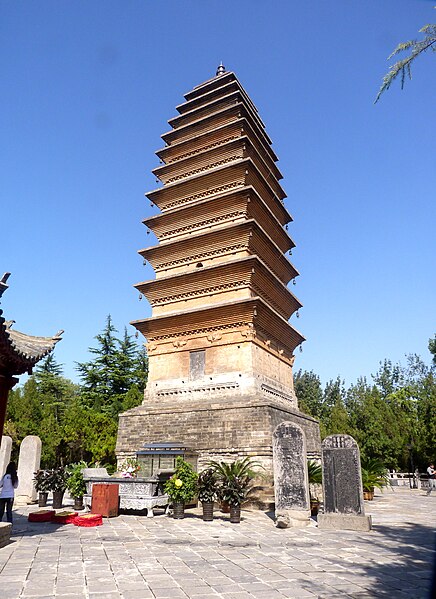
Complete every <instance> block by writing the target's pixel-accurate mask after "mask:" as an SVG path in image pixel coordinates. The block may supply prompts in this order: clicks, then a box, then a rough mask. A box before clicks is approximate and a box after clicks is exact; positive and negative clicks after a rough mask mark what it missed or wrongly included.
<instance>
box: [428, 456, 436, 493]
mask: <svg viewBox="0 0 436 599" xmlns="http://www.w3.org/2000/svg"><path fill="white" fill-rule="evenodd" d="M427 474H428V491H427V495H430V493H431V492H432V491H433V490H434V489H436V480H435V477H436V470H435V469H434V464H433V463H432V464H430V465H429V467H428V468H427Z"/></svg>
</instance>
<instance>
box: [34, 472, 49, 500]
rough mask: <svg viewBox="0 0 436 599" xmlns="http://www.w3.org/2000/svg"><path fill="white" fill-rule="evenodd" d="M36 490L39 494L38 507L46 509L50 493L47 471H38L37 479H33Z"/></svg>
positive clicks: (36, 473)
mask: <svg viewBox="0 0 436 599" xmlns="http://www.w3.org/2000/svg"><path fill="white" fill-rule="evenodd" d="M33 482H34V485H35V490H36V491H37V493H38V505H39V507H46V505H47V497H48V492H49V490H50V489H49V482H48V471H47V470H42V469H40V470H37V471H36V472H35V477H34V479H33Z"/></svg>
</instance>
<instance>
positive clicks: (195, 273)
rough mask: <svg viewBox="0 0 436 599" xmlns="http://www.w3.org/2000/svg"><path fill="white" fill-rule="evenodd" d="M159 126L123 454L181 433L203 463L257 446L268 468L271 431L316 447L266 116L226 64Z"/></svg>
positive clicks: (312, 450)
mask: <svg viewBox="0 0 436 599" xmlns="http://www.w3.org/2000/svg"><path fill="white" fill-rule="evenodd" d="M185 100H186V101H185V102H184V103H183V104H180V105H179V106H177V111H178V113H179V114H178V116H176V117H174V118H172V119H170V121H169V124H170V126H171V130H170V131H168V132H167V133H165V134H164V135H162V138H163V140H164V142H165V147H163V148H162V149H160V150H158V151H157V152H156V154H157V156H158V157H159V159H160V162H161V165H160V166H159V167H158V168H156V169H154V170H153V173H154V174H155V175H156V177H157V178H158V179H159V180H160V181H161V182H162V184H163V185H162V186H161V187H159V188H158V189H155V190H153V191H151V192H149V193H147V194H146V197H147V198H148V199H149V200H150V201H151V202H152V204H154V205H156V206H157V207H158V208H159V209H160V213H159V214H157V215H155V216H151V217H149V218H146V219H145V220H144V221H143V222H144V224H145V225H146V226H147V227H148V228H149V229H150V230H151V231H153V233H154V234H155V235H156V237H157V238H158V240H159V244H158V245H156V246H153V247H147V248H145V249H142V250H140V251H139V254H140V255H141V256H142V257H143V259H144V261H148V262H149V263H150V264H151V266H152V267H153V269H154V270H155V273H156V278H155V279H154V280H151V281H145V282H142V283H139V284H137V285H135V287H136V289H137V290H138V292H139V293H140V294H144V295H145V296H146V298H147V299H148V301H149V302H150V304H151V306H152V316H151V318H146V319H142V320H137V321H134V322H133V323H132V324H133V325H134V326H135V327H136V328H137V329H138V331H140V332H141V333H142V334H143V335H144V336H145V338H146V339H147V344H146V347H147V352H148V357H149V378H148V384H147V389H146V391H145V398H144V402H143V403H142V405H140V406H138V407H136V408H133V409H131V410H129V411H128V412H125V413H124V414H121V415H120V421H119V432H118V441H117V450H116V451H117V455H118V457H119V459H124V458H125V457H127V456H132V455H135V452H136V451H137V450H138V449H139V448H140V447H141V445H142V444H143V443H152V442H162V441H168V440H177V441H178V442H181V443H183V444H184V445H186V446H188V447H190V448H192V449H193V450H194V451H196V452H197V455H198V461H199V466H200V467H201V466H202V464H204V463H205V462H207V460H209V459H235V458H237V457H243V456H245V455H253V456H256V458H257V459H258V460H259V461H261V462H262V463H263V464H264V466H265V468H266V469H267V471H268V472H269V473H271V471H272V431H273V430H274V428H275V427H276V426H277V425H278V424H279V423H280V422H282V421H284V420H291V421H293V422H296V423H298V424H299V425H300V426H302V427H303V430H304V431H305V434H306V439H307V448H308V453H309V455H319V451H320V436H319V427H318V423H317V422H316V421H315V420H314V419H312V418H310V417H308V416H307V415H305V414H302V413H301V412H300V411H299V409H298V404H297V399H296V396H295V393H294V388H293V377H292V365H293V362H294V352H295V350H296V348H298V346H300V345H301V343H302V342H303V341H304V337H303V336H302V335H301V334H300V333H299V332H298V331H297V330H296V329H295V328H294V327H293V326H291V325H290V324H289V322H288V319H289V318H290V317H291V315H292V314H294V313H295V312H296V311H297V310H298V309H299V308H300V307H301V303H300V301H299V300H298V299H297V298H296V297H295V296H294V295H293V294H292V293H291V291H290V290H289V289H288V287H287V284H288V283H289V282H290V281H291V280H294V279H295V277H297V276H298V271H297V270H296V268H295V267H294V266H293V265H292V263H291V262H290V261H289V259H288V258H287V256H286V253H288V252H290V251H291V250H292V248H293V247H294V242H293V241H292V239H291V238H290V236H289V235H288V233H287V228H288V223H289V222H291V221H292V217H291V215H290V214H289V213H288V211H287V209H286V207H285V205H284V198H285V197H286V195H285V192H284V191H283V189H282V187H281V185H280V183H279V181H280V179H281V178H282V175H281V173H280V171H279V169H278V168H277V165H276V161H277V157H276V155H275V153H274V151H273V150H272V148H271V140H270V138H269V137H268V135H267V133H266V131H265V125H264V124H263V122H262V120H261V119H260V117H259V114H258V112H257V110H256V108H255V106H254V104H253V102H252V101H251V100H250V98H249V97H248V95H247V93H246V92H245V90H244V88H243V87H242V85H241V84H240V82H239V81H238V79H237V77H236V75H235V74H234V73H233V72H227V71H225V69H224V67H223V66H222V65H220V67H219V68H218V70H217V73H216V76H215V77H213V78H212V79H209V80H208V81H206V82H205V83H202V84H201V85H198V86H197V87H195V88H194V89H193V90H192V91H190V92H188V93H187V94H186V95H185Z"/></svg>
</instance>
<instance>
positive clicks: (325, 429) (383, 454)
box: [295, 355, 436, 470]
mask: <svg viewBox="0 0 436 599" xmlns="http://www.w3.org/2000/svg"><path fill="white" fill-rule="evenodd" d="M435 372H436V368H435V364H433V365H432V366H430V367H429V366H427V365H426V364H425V363H424V362H423V361H422V360H421V359H420V358H419V357H418V356H416V355H410V356H408V357H407V364H406V366H402V365H401V364H393V363H392V362H391V361H390V360H384V361H383V362H382V363H381V364H380V368H379V370H378V371H377V372H376V374H375V375H373V377H372V378H373V381H372V383H370V382H368V381H367V380H366V379H365V378H360V379H358V380H357V382H356V383H354V384H352V385H350V387H349V388H348V389H345V388H344V384H343V382H342V381H341V380H340V379H339V378H338V379H336V380H331V381H329V382H328V383H327V384H326V385H325V387H324V389H323V388H322V386H321V383H320V380H319V377H318V376H317V375H316V374H314V373H313V372H302V371H301V370H300V371H299V372H297V373H296V375H295V392H296V395H297V398H298V400H299V405H300V409H302V410H303V411H304V412H306V413H308V414H310V415H311V416H314V417H315V418H318V419H319V420H320V429H321V436H322V437H323V438H324V437H326V436H327V435H330V434H334V433H345V434H350V435H352V436H353V437H354V438H355V439H356V441H357V442H358V444H359V447H360V451H361V454H362V458H363V459H364V460H370V459H375V460H379V461H382V462H383V463H384V464H385V465H386V466H387V467H389V468H400V469H404V470H409V469H413V468H414V466H416V465H418V466H420V467H421V468H422V467H424V466H425V464H426V463H428V461H429V460H434V458H435V456H436V381H435Z"/></svg>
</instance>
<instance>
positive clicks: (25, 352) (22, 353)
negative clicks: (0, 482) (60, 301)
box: [0, 272, 63, 441]
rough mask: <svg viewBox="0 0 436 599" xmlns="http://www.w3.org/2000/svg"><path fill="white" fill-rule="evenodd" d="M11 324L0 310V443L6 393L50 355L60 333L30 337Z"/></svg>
mask: <svg viewBox="0 0 436 599" xmlns="http://www.w3.org/2000/svg"><path fill="white" fill-rule="evenodd" d="M9 276H10V273H9V272H7V273H5V274H4V275H3V277H2V278H1V280H0V298H1V296H2V295H3V293H4V292H5V291H6V289H7V288H8V285H7V284H6V282H7V280H8V278H9ZM14 322H15V321H14V320H5V318H4V317H3V311H2V310H0V441H1V437H2V435H3V426H4V422H5V417H6V408H7V402H8V395H9V391H10V390H11V389H12V388H13V387H14V385H15V384H16V383H18V379H17V378H16V377H17V376H18V375H20V374H25V373H27V374H32V369H33V367H34V366H35V364H36V363H37V362H39V360H41V359H42V358H43V357H44V356H46V355H48V354H49V353H50V352H51V351H53V349H54V346H55V345H56V343H57V342H58V341H60V339H61V335H62V333H63V331H59V332H58V333H56V335H55V336H54V337H34V336H32V335H26V334H25V333H21V332H20V331H17V330H15V329H13V328H12V325H13V324H14Z"/></svg>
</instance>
